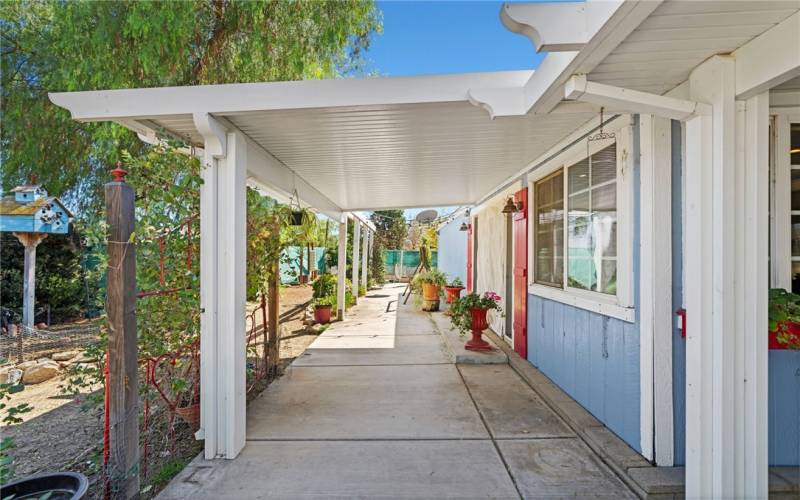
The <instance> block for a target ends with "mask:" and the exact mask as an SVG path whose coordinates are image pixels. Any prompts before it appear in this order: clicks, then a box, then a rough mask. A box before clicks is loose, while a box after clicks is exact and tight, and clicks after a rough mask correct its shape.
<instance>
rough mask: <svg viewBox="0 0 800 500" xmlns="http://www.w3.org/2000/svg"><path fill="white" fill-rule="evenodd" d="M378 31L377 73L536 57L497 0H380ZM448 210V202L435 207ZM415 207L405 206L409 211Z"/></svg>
mask: <svg viewBox="0 0 800 500" xmlns="http://www.w3.org/2000/svg"><path fill="white" fill-rule="evenodd" d="M377 4H378V8H379V9H380V10H381V11H382V12H383V34H380V35H377V36H375V37H374V38H373V40H372V42H371V44H370V48H369V50H368V51H367V52H366V59H367V61H368V67H369V69H370V70H371V71H374V72H375V73H377V74H379V75H381V76H413V75H430V74H441V73H471V72H479V71H506V70H519V69H534V68H536V66H538V64H539V62H540V61H541V58H542V57H543V56H542V55H540V54H536V53H535V51H534V48H533V44H532V43H531V42H530V40H528V39H527V38H525V37H524V36H522V35H518V34H516V33H512V32H511V31H508V30H507V29H506V28H505V27H504V26H503V24H502V23H501V22H500V7H501V6H502V2H480V1H437V2H433V1H430V2H418V1H399V0H397V1H379V2H377ZM438 211H439V213H440V214H442V213H449V212H451V211H452V208H444V209H439V210H438ZM419 212H420V210H406V216H407V217H414V216H415V215H416V214H417V213H419Z"/></svg>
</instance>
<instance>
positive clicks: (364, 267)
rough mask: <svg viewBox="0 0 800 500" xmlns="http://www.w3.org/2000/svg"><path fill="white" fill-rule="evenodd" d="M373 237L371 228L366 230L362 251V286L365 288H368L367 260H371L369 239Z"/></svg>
mask: <svg viewBox="0 0 800 500" xmlns="http://www.w3.org/2000/svg"><path fill="white" fill-rule="evenodd" d="M365 229H366V228H365ZM371 238H372V233H371V232H370V231H369V230H366V231H364V242H363V248H362V251H361V253H362V254H363V257H361V286H363V287H364V290H366V289H367V262H368V261H369V240H370V239H371Z"/></svg>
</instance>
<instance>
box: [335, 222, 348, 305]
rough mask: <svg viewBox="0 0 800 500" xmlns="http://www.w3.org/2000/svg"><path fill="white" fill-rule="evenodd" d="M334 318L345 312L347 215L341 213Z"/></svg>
mask: <svg viewBox="0 0 800 500" xmlns="http://www.w3.org/2000/svg"><path fill="white" fill-rule="evenodd" d="M336 277H337V280H336V319H337V320H339V321H341V320H343V319H344V313H345V300H344V299H345V294H346V289H345V279H347V217H346V214H343V215H342V217H341V218H340V219H339V255H338V262H337V264H336Z"/></svg>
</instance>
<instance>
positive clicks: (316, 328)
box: [306, 323, 322, 334]
mask: <svg viewBox="0 0 800 500" xmlns="http://www.w3.org/2000/svg"><path fill="white" fill-rule="evenodd" d="M306 330H307V331H308V332H309V333H314V334H318V333H320V332H321V331H322V325H320V324H319V323H314V324H313V325H309V326H307V327H306Z"/></svg>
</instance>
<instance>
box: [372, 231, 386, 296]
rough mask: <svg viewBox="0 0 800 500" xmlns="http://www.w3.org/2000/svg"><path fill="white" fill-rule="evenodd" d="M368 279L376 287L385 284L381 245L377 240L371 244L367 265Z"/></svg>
mask: <svg viewBox="0 0 800 500" xmlns="http://www.w3.org/2000/svg"><path fill="white" fill-rule="evenodd" d="M369 278H370V279H371V280H374V281H375V283H377V284H378V285H383V284H384V283H385V282H386V268H385V267H384V263H383V245H382V244H381V241H380V240H379V239H377V238H376V239H375V241H374V242H373V244H372V258H371V259H370V263H369Z"/></svg>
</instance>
